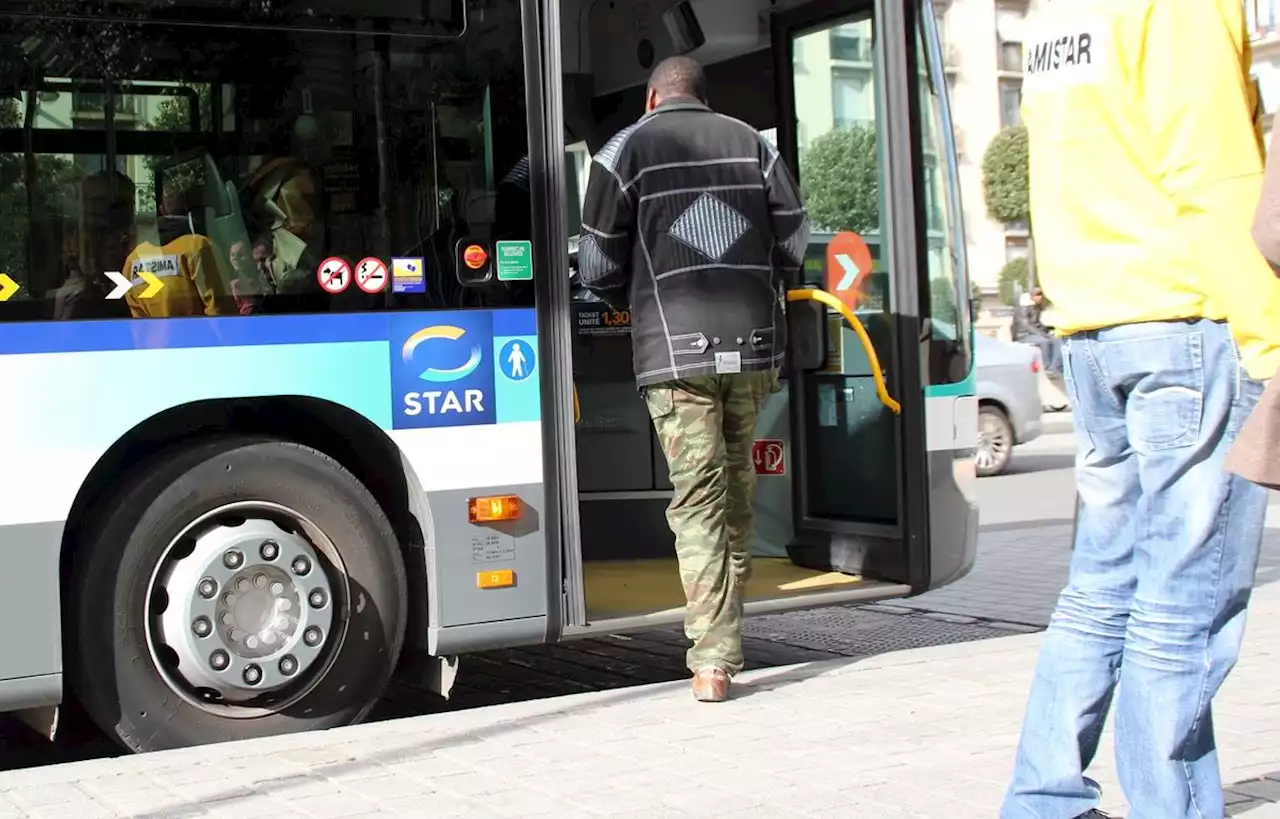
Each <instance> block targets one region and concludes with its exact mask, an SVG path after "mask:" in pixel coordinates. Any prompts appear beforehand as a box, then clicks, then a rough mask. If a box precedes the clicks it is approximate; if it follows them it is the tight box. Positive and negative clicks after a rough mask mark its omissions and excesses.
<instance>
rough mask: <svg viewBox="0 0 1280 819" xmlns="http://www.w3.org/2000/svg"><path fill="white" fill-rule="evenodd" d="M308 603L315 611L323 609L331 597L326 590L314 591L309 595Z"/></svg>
mask: <svg viewBox="0 0 1280 819" xmlns="http://www.w3.org/2000/svg"><path fill="white" fill-rule="evenodd" d="M307 602H308V603H310V604H311V608H313V609H322V608H324V604H325V603H327V602H329V596H328V595H327V594H325V593H324V589H312V590H311V594H309V595H307Z"/></svg>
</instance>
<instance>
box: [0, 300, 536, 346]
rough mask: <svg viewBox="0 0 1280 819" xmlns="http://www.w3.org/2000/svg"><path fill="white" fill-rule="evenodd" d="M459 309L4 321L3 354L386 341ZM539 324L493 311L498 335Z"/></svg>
mask: <svg viewBox="0 0 1280 819" xmlns="http://www.w3.org/2000/svg"><path fill="white" fill-rule="evenodd" d="M456 312H457V311H452V310H439V311H436V310H431V311H420V312H419V311H414V313H408V312H401V313H314V314H307V315H288V316H219V317H216V318H175V319H136V320H131V319H108V320H102V321H48V322H44V321H41V322H30V323H25V322H24V323H18V324H5V323H0V355H6V354H9V355H18V354H24V353H85V352H110V351H113V350H180V349H191V348H195V347H262V346H266V345H270V344H336V343H342V342H353V341H354V342H359V341H386V340H387V339H388V338H390V337H391V318H392V317H393V316H397V315H399V316H404V315H413V314H416V315H418V316H420V317H421V318H422V323H423V326H426V325H429V324H431V323H433V320H436V319H439V318H441V317H443V316H444V315H449V314H453V313H456ZM536 325H537V319H536V317H535V314H534V311H533V310H528V309H513V310H502V309H499V310H494V311H493V328H494V335H497V336H507V337H518V336H534V335H536V334H537V326H536Z"/></svg>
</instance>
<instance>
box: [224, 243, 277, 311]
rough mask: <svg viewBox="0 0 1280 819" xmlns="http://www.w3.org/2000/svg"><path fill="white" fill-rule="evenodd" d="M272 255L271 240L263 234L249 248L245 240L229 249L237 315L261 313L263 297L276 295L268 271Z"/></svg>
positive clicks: (269, 271) (272, 277)
mask: <svg viewBox="0 0 1280 819" xmlns="http://www.w3.org/2000/svg"><path fill="white" fill-rule="evenodd" d="M273 253H274V248H273V247H272V241H271V237H270V236H269V235H266V234H264V235H261V236H259V237H258V238H257V239H256V240H255V241H254V242H253V243H252V246H251V245H250V243H249V241H248V240H247V239H243V240H241V241H238V242H236V243H235V244H234V245H232V246H231V254H230V255H231V259H230V261H231V270H232V273H233V275H234V276H235V278H233V279H232V280H231V296H232V298H234V299H235V302H236V310H237V312H239V313H240V315H242V316H247V315H250V314H253V313H260V312H262V305H263V300H264V298H265V297H267V296H269V295H272V294H274V293H275V292H276V287H275V278H274V274H273V273H272V270H271V262H272V256H273Z"/></svg>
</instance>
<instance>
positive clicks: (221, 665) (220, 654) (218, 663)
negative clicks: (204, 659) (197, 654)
mask: <svg viewBox="0 0 1280 819" xmlns="http://www.w3.org/2000/svg"><path fill="white" fill-rule="evenodd" d="M209 665H211V666H213V670H214V671H225V670H226V669H227V666H229V665H231V658H230V657H228V656H227V652H225V651H223V650H222V649H218V650H217V651H215V652H213V653H212V654H210V655H209Z"/></svg>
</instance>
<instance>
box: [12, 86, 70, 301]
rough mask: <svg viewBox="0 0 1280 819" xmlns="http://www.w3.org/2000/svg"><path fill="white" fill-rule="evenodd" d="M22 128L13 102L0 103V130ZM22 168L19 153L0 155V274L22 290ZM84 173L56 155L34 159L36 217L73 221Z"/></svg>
mask: <svg viewBox="0 0 1280 819" xmlns="http://www.w3.org/2000/svg"><path fill="white" fill-rule="evenodd" d="M20 128H22V113H21V110H20V106H19V104H18V101H17V100H14V99H4V100H0V130H17V129H20ZM26 176H27V174H26V168H25V163H24V161H23V158H22V155H21V154H13V153H5V154H0V272H4V273H8V274H9V275H10V276H12V277H13V278H14V279H15V280H17V281H18V283H20V284H22V285H23V287H24V295H28V296H29V295H32V294H31V293H29V292H26V290H27V289H28V287H29V284H30V279H29V278H28V275H27V274H28V270H27V267H28V265H27V242H28V241H29V238H30V237H29V234H30V230H31V219H30V214H29V213H28V209H27V180H26ZM83 176H84V174H83V173H82V172H81V171H80V169H79V168H77V167H76V166H75V165H73V164H72V163H71V162H70V161H68V160H66V159H63V158H62V157H58V156H37V157H36V191H35V194H36V202H35V206H36V207H35V211H36V215H37V218H46V219H47V218H55V219H57V218H62V219H73V220H74V219H75V217H76V213H77V206H78V202H79V184H80V180H81V179H82V178H83Z"/></svg>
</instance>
